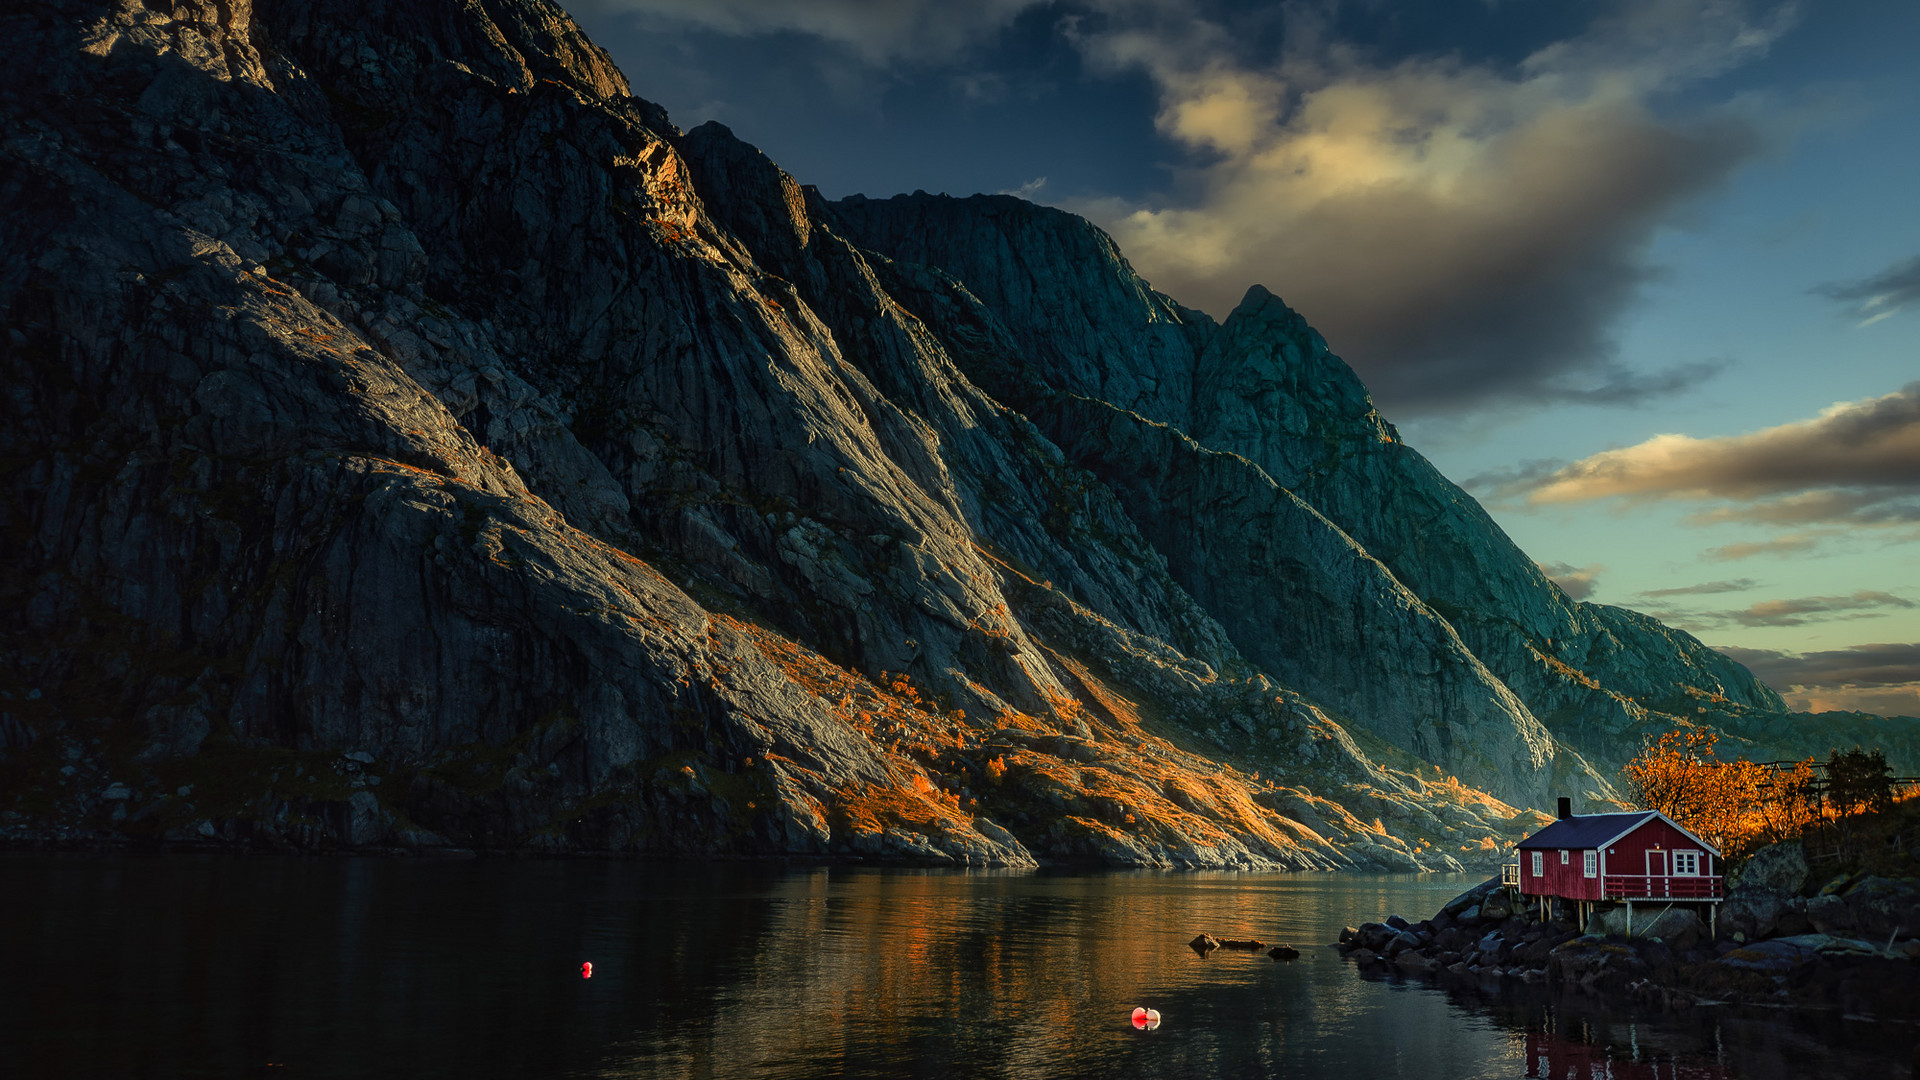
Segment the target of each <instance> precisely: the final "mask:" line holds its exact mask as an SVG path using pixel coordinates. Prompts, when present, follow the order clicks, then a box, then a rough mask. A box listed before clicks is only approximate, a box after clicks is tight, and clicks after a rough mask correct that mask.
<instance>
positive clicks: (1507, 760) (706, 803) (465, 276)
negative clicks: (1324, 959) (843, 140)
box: [0, 0, 1892, 945]
mask: <svg viewBox="0 0 1920 1080" xmlns="http://www.w3.org/2000/svg"><path fill="white" fill-rule="evenodd" d="M0 18H4V20H5V21H4V24H0V25H4V27H5V28H6V30H7V32H8V34H9V36H10V44H11V52H10V56H11V57H12V58H13V60H14V61H15V62H13V63H10V64H9V65H7V67H6V70H5V71H4V73H0V118H4V125H3V126H0V130H4V132H5V135H4V142H3V143H0V146H3V147H4V152H3V153H0V310H4V312H5V315H6V321H5V331H6V332H5V334H4V335H0V374H4V376H5V378H6V381H7V385H8V386H9V387H10V392H9V395H8V397H7V399H6V402H5V404H3V405H0V458H4V459H5V461H6V462H7V468H6V469H5V470H0V487H4V491H5V497H4V499H0V521H3V522H4V524H5V526H6V528H7V535H8V536H9V537H10V538H12V539H13V541H14V543H13V545H12V547H11V548H10V552H11V554H10V558H9V562H8V568H7V570H6V572H5V574H4V576H0V599H3V600H4V601H5V604H6V608H7V610H8V611H10V612H14V613H17V617H16V618H15V619H13V620H12V621H11V622H9V623H8V624H7V625H6V626H4V627H0V648H3V649H4V652H5V655H6V656H7V657H8V659H9V663H8V664H6V665H4V666H0V667H4V670H0V691H4V695H5V696H0V808H5V809H6V811H7V813H8V814H10V815H12V816H9V817H7V818H4V819H0V839H4V840H6V841H7V842H17V843H69V842H70V843H122V842H133V841H150V842H156V843H178V844H220V845H233V846H255V847H267V848H282V849H293V850H311V849H325V848H352V847H363V848H364V847H376V848H378V847H388V846H393V847H401V848H434V847H459V848H468V849H488V850H501V849H506V850H518V851H530V852H568V851H596V852H607V851H617V852H651V853H663V854H686V855H703V856H712V855H718V854H727V855H751V856H770V855H771V856H780V855H793V854H800V855H809V856H834V857H845V858H858V859H863V860H877V861H893V862H911V863H917V864H932V865H983V864H1003V865H1031V864H1033V863H1035V862H1037V861H1040V860H1042V859H1047V860H1059V861H1094V862H1102V863H1109V864H1120V865H1132V866H1152V867H1162V868H1197V867H1214V868H1244V869H1254V868H1261V869H1273V868H1289V869H1336V868H1370V869H1395V870H1421V869H1449V870H1457V869H1460V867H1461V861H1460V860H1461V859H1462V858H1467V857H1473V858H1482V857H1484V856H1481V855H1471V853H1474V852H1488V851H1492V850H1495V849H1496V848H1497V846H1498V843H1499V842H1500V841H1502V840H1510V839H1512V838H1513V837H1514V835H1515V834H1517V833H1519V832H1522V831H1524V830H1525V829H1526V828H1527V826H1528V822H1527V819H1526V818H1525V817H1524V816H1522V815H1521V814H1519V813H1516V812H1515V808H1514V807H1506V806H1500V805H1498V804H1490V803H1489V802H1488V801H1486V800H1484V799H1482V798H1481V797H1480V796H1479V795H1478V794H1477V793H1473V794H1470V795H1463V794H1462V793H1461V789H1460V788H1459V787H1458V786H1457V785H1454V784H1452V783H1450V782H1449V783H1447V784H1433V783H1430V782H1429V780H1430V778H1431V772H1430V770H1429V769H1427V765H1428V764H1438V765H1440V766H1442V767H1444V768H1445V769H1446V770H1447V771H1448V772H1450V773H1453V774H1455V775H1457V776H1459V777H1462V778H1464V779H1465V780H1467V781H1468V782H1469V783H1472V784H1477V785H1481V786H1482V787H1484V788H1485V789H1486V790H1488V791H1492V792H1494V793H1495V794H1497V795H1499V796H1502V797H1504V798H1507V799H1511V800H1516V801H1518V802H1522V803H1533V802H1534V801H1535V800H1537V799H1541V798H1543V797H1544V796H1545V795H1546V794H1547V793H1548V792H1549V789H1550V788H1554V789H1556V790H1557V789H1558V787H1561V786H1568V787H1571V788H1573V789H1575V790H1578V791H1584V792H1592V793H1599V794H1604V793H1606V792H1607V790H1608V781H1607V779H1606V777H1605V775H1603V774H1602V773H1599V772H1596V771H1595V770H1593V769H1592V768H1590V767H1589V766H1588V764H1587V757H1586V756H1583V755H1591V756H1594V757H1595V758H1596V759H1597V760H1609V759H1611V758H1612V757H1617V756H1618V754H1617V751H1618V750H1619V748H1620V747H1622V746H1626V745H1628V744H1631V743H1634V742H1635V740H1636V738H1637V736H1636V732H1638V731H1639V730H1640V729H1641V728H1644V727H1645V726H1646V725H1648V724H1652V723H1655V722H1658V721H1659V720H1660V718H1663V717H1669V716H1671V715H1677V714H1676V713H1669V712H1662V711H1660V710H1661V709H1681V708H1682V706H1684V707H1685V709H1686V710H1690V711H1687V712H1686V715H1688V716H1690V717H1695V718H1701V717H1705V718H1707V719H1711V718H1712V717H1717V716H1719V715H1720V713H1718V712H1715V713H1713V714H1712V716H1707V714H1703V713H1700V712H1699V711H1698V710H1699V709H1703V708H1707V707H1708V706H1707V705H1699V704H1697V702H1700V701H1705V702H1708V703H1709V704H1711V706H1712V708H1713V709H1716V710H1720V709H1731V710H1740V709H1746V710H1766V709H1771V708H1775V707H1776V705H1777V701H1776V699H1772V698H1770V697H1768V696H1767V692H1764V691H1763V689H1761V688H1758V686H1757V684H1754V683H1752V682H1751V680H1750V679H1746V678H1745V673H1744V671H1743V670H1742V669H1739V668H1738V667H1737V666H1735V665H1732V664H1731V662H1729V661H1725V660H1724V658H1720V657H1718V654H1713V653H1711V652H1710V651H1703V647H1700V646H1699V645H1698V643H1697V642H1694V641H1693V640H1692V639H1691V638H1689V637H1687V636H1686V635H1683V634H1678V633H1677V632H1675V631H1671V630H1668V629H1667V628H1665V627H1661V626H1660V625H1659V624H1657V623H1654V622H1652V621H1651V620H1648V619H1645V618H1644V617H1642V616H1636V615H1633V614H1632V613H1626V612H1621V611H1619V610H1618V609H1610V608H1596V607H1592V606H1590V605H1574V604H1571V602H1569V601H1567V600H1566V599H1565V597H1564V595H1563V594H1560V593H1559V592H1558V591H1557V589H1555V588H1554V587H1553V586H1551V585H1550V584H1548V583H1546V582H1545V581H1544V579H1543V578H1541V577H1540V575H1539V573H1538V571H1537V568H1535V567H1533V565H1532V564H1531V562H1530V561H1528V560H1526V559H1525V557H1524V556H1522V555H1521V554H1520V553H1519V552H1518V550H1517V549H1515V548H1513V546H1512V544H1511V543H1510V542H1509V541H1507V539H1506V538H1505V537H1504V535H1502V534H1500V533H1499V531H1498V530H1497V529H1496V528H1494V527H1493V525H1492V523H1491V521H1490V520H1488V519H1486V518H1485V515H1484V514H1483V513H1481V512H1480V510H1479V508H1478V506H1477V505H1475V504H1474V503H1473V502H1472V500H1471V499H1469V498H1467V497H1466V496H1465V495H1464V494H1463V493H1461V492H1460V491H1459V490H1458V489H1457V488H1455V487H1453V486H1452V485H1451V484H1448V483H1447V482H1446V481H1445V480H1444V479H1442V478H1440V477H1439V476H1438V474H1437V473H1434V472H1433V470H1432V468H1431V466H1430V465H1428V464H1427V463H1426V462H1425V461H1424V459H1421V458H1420V457H1419V455H1417V454H1416V453H1414V452H1413V451H1412V450H1411V449H1409V448H1407V447H1406V446H1405V445H1404V444H1403V443H1402V442H1401V441H1400V439H1399V436H1398V433H1397V432H1395V431H1394V429H1393V428H1392V426H1391V425H1390V424H1388V423H1387V422H1386V421H1385V420H1384V419H1383V418H1381V417H1380V416H1379V415H1378V413H1377V412H1376V411H1375V410H1374V409H1373V407H1372V404H1371V402H1370V399H1369V398H1368V397H1367V394H1366V391H1365V388H1364V387H1363V386H1361V385H1360V383H1359V382H1358V380H1357V379H1356V378H1354V376H1353V374H1352V372H1351V371H1349V370H1347V368H1346V366H1345V365H1344V363H1342V362H1341V361H1340V360H1339V359H1338V357H1337V356H1335V355H1334V354H1332V353H1331V352H1330V351H1329V350H1328V348H1327V346H1326V343H1325V342H1324V341H1322V340H1320V338H1319V336H1318V335H1317V334H1315V333H1314V332H1313V331H1312V329H1311V327H1309V326H1307V325H1306V323H1305V322H1304V320H1302V319H1301V318H1300V316H1299V315H1298V314H1297V313H1295V312H1293V311H1291V310H1290V309H1288V308H1287V307H1286V305H1285V304H1283V303H1281V302H1280V301H1279V300H1278V299H1277V298H1275V297H1273V296H1271V295H1270V294H1268V293H1267V292H1266V291H1265V290H1264V289H1255V290H1252V291H1250V292H1249V294H1248V298H1247V300H1246V302H1245V303H1243V304H1242V305H1241V308H1240V309H1239V310H1237V311H1236V312H1235V313H1234V315H1233V317H1232V318H1230V319H1229V320H1228V321H1227V323H1225V324H1216V323H1214V321H1213V320H1211V319H1210V318H1208V317H1206V316H1204V315H1201V314H1199V313H1196V312H1192V311H1189V310H1187V309H1184V308H1181V307H1180V306H1179V305H1177V304H1174V303H1173V302H1172V301H1170V300H1168V299H1167V298H1165V297H1163V296H1161V295H1160V294H1158V293H1155V292H1154V291H1153V290H1152V289H1150V288H1148V287H1147V285H1146V284H1145V283H1144V282H1143V281H1141V280H1140V279H1139V278H1138V277H1137V276H1136V275H1134V274H1133V272H1132V270H1131V269H1130V268H1129V267H1128V266H1127V264H1126V262H1125V260H1124V258H1122V256H1121V255H1120V253H1119V252H1118V250H1117V249H1115V248H1114V247H1113V245H1112V242H1111V240H1110V239H1108V238H1107V237H1105V235H1104V234H1102V233H1101V232H1100V231H1099V230H1098V229H1096V228H1094V227H1093V226H1091V225H1090V224H1088V223H1087V222H1085V221H1084V220H1082V219H1079V218H1076V217H1073V216H1071V215H1067V214H1064V213H1061V212H1058V211H1053V210H1047V209H1044V208H1040V207H1035V206H1032V205H1030V204H1026V203H1022V202H1019V201H1018V200H1012V199H1006V198H986V199H978V200H934V199H925V198H910V199H905V200H886V201H870V202H866V203H856V202H842V203H838V204H833V205H831V206H829V205H828V204H827V203H825V202H824V201H823V200H821V199H820V197H819V196H818V194H817V193H816V192H813V191H812V190H810V189H808V188H806V187H805V186H803V185H802V184H800V183H798V182H797V181H796V180H795V178H793V177H791V176H789V175H788V174H786V173H785V172H784V171H782V170H781V169H780V168H779V167H778V166H777V165H776V164H775V163H774V162H772V161H771V160H769V159H768V158H767V157H766V156H765V155H764V154H762V153H760V151H758V150H757V149H755V148H754V147H752V146H750V145H748V144H746V143H744V142H742V141H741V140H739V139H737V138H736V137H734V135H733V134H732V133H731V132H729V131H728V130H727V129H726V128H724V127H723V126H721V125H718V124H708V125H702V126H701V127H698V128H695V129H694V130H692V131H686V132H682V131H680V130H678V129H677V128H675V127H674V126H673V125H672V124H671V123H670V122H669V120H668V118H667V116H666V115H665V113H664V111H663V110H662V109H660V108H659V107H658V106H655V105H652V104H649V103H647V102H644V101H641V100H639V99H637V98H634V97H632V96H631V94H630V92H629V88H628V86H627V84H626V82H625V79H624V78H623V77H622V76H621V74H620V73H619V72H618V71H617V70H615V68H614V67H613V65H612V64H611V62H610V61H609V59H608V58H607V56H606V55H605V54H604V53H603V52H602V51H601V50H599V49H598V48H597V47H595V46H594V45H593V44H592V43H591V42H589V41H588V40H587V39H586V38H585V37H584V36H583V35H582V34H581V32H580V30H579V28H578V27H577V26H575V25H574V23H573V22H572V21H571V20H570V19H569V18H568V17H567V16H566V14H565V13H564V12H563V11H562V10H561V9H560V8H558V7H557V6H555V5H553V4H551V3H548V2H546V0H488V2H487V3H485V4H478V5H475V4H456V3H452V2H449V0H423V2H420V3H409V4H398V3H387V2H373V3H348V2H346V0H314V2H309V3H299V4H294V3H282V2H272V3H264V2H263V3H261V4H258V5H246V4H241V5H232V4H216V3H206V2H197V0H186V2H182V3H174V4H155V5H145V6H141V5H133V6H124V5H123V6H120V7H112V6H109V5H104V4H97V3H84V2H83V3H79V4H53V3H30V4H27V5H25V6H24V7H20V6H16V8H14V9H9V10H8V12H7V13H6V14H5V15H4V16H0ZM1723 702H1724V704H1723ZM1646 703H1652V705H1649V704H1646ZM1653 706H1658V708H1655V707H1653ZM1572 715H1579V716H1581V717H1583V718H1586V719H1582V720H1581V721H1580V723H1579V725H1575V726H1574V727H1572V728H1568V729H1566V730H1556V729H1555V727H1554V726H1553V725H1554V724H1556V723H1561V722H1562V721H1563V720H1564V718H1565V717H1567V716H1572ZM1583 739H1584V740H1586V741H1584V742H1583V741H1582V740H1583ZM1363 744H1364V747H1363ZM1423 773H1424V774H1425V775H1426V776H1427V777H1428V779H1423V778H1422V774H1423ZM1521 809H1524V807H1521ZM1449 852H1456V853H1461V854H1460V855H1459V857H1456V855H1454V854H1449ZM1483 899H1485V898H1484V897H1476V898H1475V900H1474V901H1473V903H1472V904H1467V905H1463V906H1462V907H1460V908H1458V909H1452V908H1450V910H1452V911H1454V913H1455V914H1456V915H1460V916H1462V917H1463V918H1464V917H1465V916H1466V913H1467V912H1470V911H1474V910H1476V905H1478V904H1480V903H1481V902H1482V900H1483ZM1486 902H1487V903H1488V904H1490V905H1492V909H1493V912H1492V913H1489V912H1482V913H1483V914H1487V915H1488V917H1489V918H1503V917H1505V914H1506V913H1504V912H1499V905H1498V902H1497V901H1495V900H1490V899H1487V900H1486ZM1874 903H1878V901H1875V902H1874ZM1862 904H1863V905H1864V906H1863V910H1866V908H1869V907H1872V904H1868V903H1867V902H1866V901H1862ZM1882 906H1884V905H1882ZM1873 910H1874V911H1878V910H1879V908H1873ZM1888 910H1892V909H1891V908H1889V909H1888ZM1873 917H1874V918H1878V917H1879V916H1878V915H1875V916H1873ZM1388 932H1389V933H1391V932H1392V931H1391V930H1389V931H1388ZM1378 944H1381V945H1384V944H1385V940H1384V939H1382V940H1381V941H1380V942H1379V943H1378Z"/></svg>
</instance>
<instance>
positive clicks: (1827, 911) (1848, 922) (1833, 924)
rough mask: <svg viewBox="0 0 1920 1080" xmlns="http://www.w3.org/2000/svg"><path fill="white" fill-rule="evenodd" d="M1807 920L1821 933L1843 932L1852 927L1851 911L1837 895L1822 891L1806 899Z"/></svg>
mask: <svg viewBox="0 0 1920 1080" xmlns="http://www.w3.org/2000/svg"><path fill="white" fill-rule="evenodd" d="M1807 922H1808V923H1810V924H1811V925H1812V926H1813V928H1814V929H1815V930H1816V931H1818V932H1820V933H1822V934H1844V933H1847V932H1848V931H1850V930H1852V929H1853V912H1851V911H1849V910H1847V902H1846V901H1845V900H1843V899H1841V898H1840V897H1839V896H1836V895H1834V894H1833V893H1823V894H1822V895H1820V896H1816V897H1814V898H1813V899H1811V900H1809V901H1807Z"/></svg>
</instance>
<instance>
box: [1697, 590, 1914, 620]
mask: <svg viewBox="0 0 1920 1080" xmlns="http://www.w3.org/2000/svg"><path fill="white" fill-rule="evenodd" d="M1913 607H1920V604H1917V603H1915V602H1914V601H1912V600H1905V599H1902V598H1900V597H1898V596H1895V595H1893V594H1892V593H1886V592H1880V591H1877V590H1874V589H1861V590H1859V591H1857V592H1855V593H1853V594H1852V595H1851V596H1802V597H1798V598H1796V599H1793V600H1763V601H1761V602H1760V603H1757V604H1754V605H1753V606H1752V607H1749V608H1746V609H1745V610H1742V611H1730V612H1727V613H1726V614H1725V617H1726V618H1728V619H1731V620H1732V621H1734V622H1736V623H1739V624H1740V625H1742V626H1802V625H1804V624H1806V623H1810V622H1825V621H1827V620H1829V619H1834V618H1855V619H1859V618H1874V617H1876V616H1878V615H1880V614H1882V612H1880V611H1876V610H1873V609H1877V608H1913ZM1863 611H1864V612H1868V614H1864V615H1863V614H1850V613H1858V612H1863Z"/></svg>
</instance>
